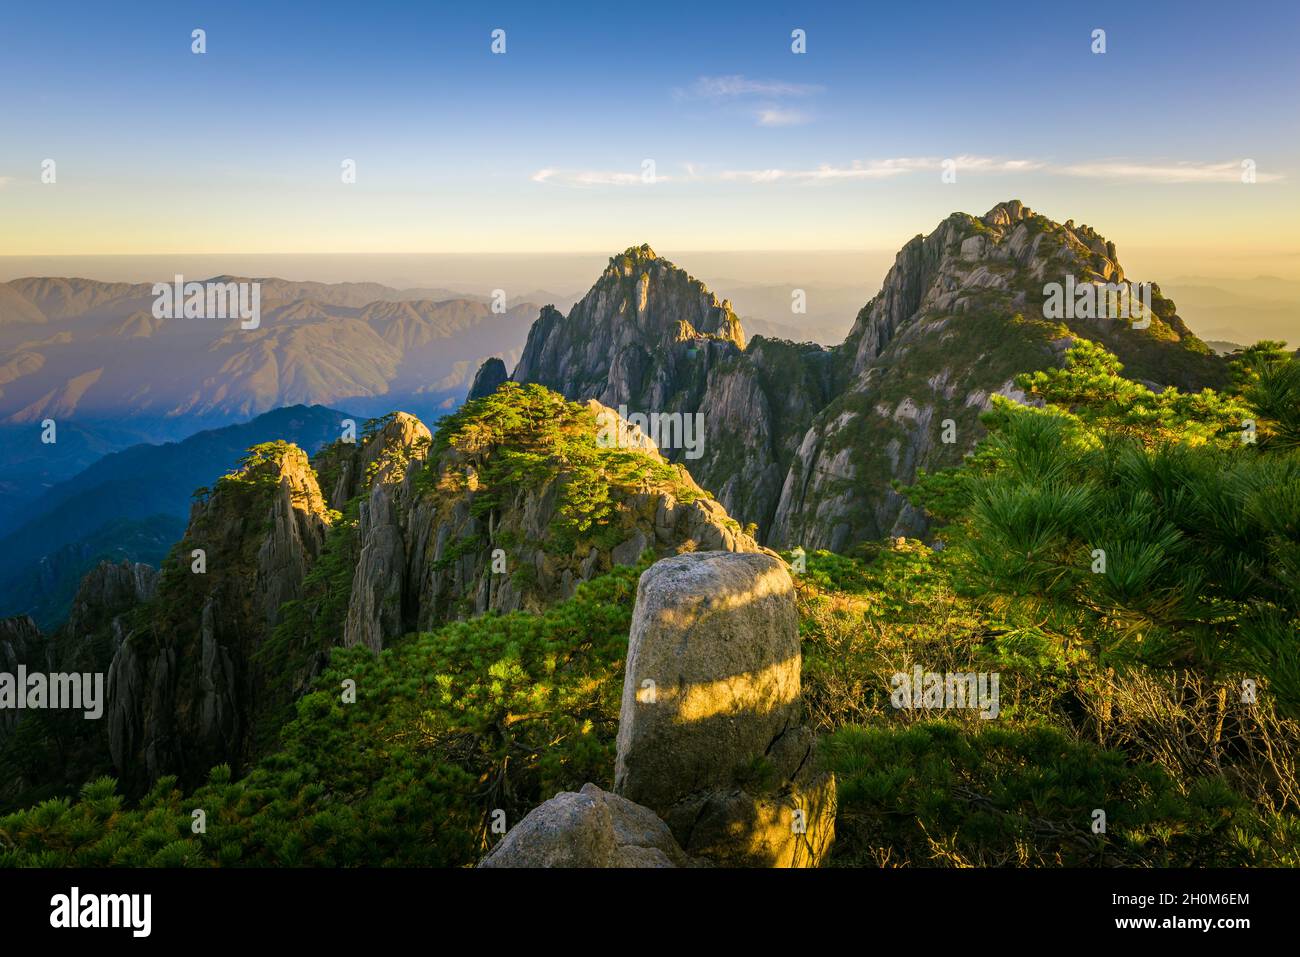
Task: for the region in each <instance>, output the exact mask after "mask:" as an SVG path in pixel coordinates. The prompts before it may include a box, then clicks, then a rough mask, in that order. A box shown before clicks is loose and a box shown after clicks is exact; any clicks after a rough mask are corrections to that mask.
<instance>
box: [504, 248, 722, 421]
mask: <svg viewBox="0 0 1300 957" xmlns="http://www.w3.org/2000/svg"><path fill="white" fill-rule="evenodd" d="M744 348H745V333H744V330H743V329H742V328H741V325H740V320H739V319H738V318H737V317H736V314H735V313H734V312H733V311H732V309H731V303H730V302H727V301H720V300H719V299H718V297H717V296H716V295H714V294H713V293H711V292H709V290H708V289H707V288H706V287H705V286H704V284H703V283H701V282H699V281H698V280H696V279H694V278H693V277H691V276H689V275H687V274H686V273H685V272H683V271H682V270H680V269H678V268H677V267H676V266H674V265H673V264H672V263H671V262H669V261H668V260H666V259H662V258H660V257H658V256H656V255H655V252H654V250H653V249H651V248H650V247H649V246H634V247H632V248H630V249H628V250H626V251H625V252H624V253H623V254H622V255H621V256H615V257H614V258H612V259H611V260H610V261H609V266H608V267H607V268H606V269H605V272H604V273H603V274H602V275H601V277H600V279H599V280H597V281H596V284H595V285H594V286H592V288H591V290H590V291H589V292H588V293H587V294H586V295H585V296H584V297H583V298H582V299H581V300H580V301H579V302H578V303H577V304H575V305H574V307H573V309H572V310H570V312H569V314H568V316H563V315H561V314H560V313H559V312H558V311H557V310H556V309H555V308H553V307H551V306H547V307H546V308H544V309H543V310H542V313H541V316H540V317H539V318H538V320H537V322H536V323H534V324H533V328H532V329H531V330H530V331H529V333H528V342H527V344H526V345H525V346H524V352H523V355H522V356H521V357H520V359H519V364H518V366H516V368H515V372H514V375H513V377H512V378H513V379H514V381H516V382H536V383H540V384H541V385H545V386H547V387H548V388H551V389H554V390H555V391H557V392H560V393H563V394H564V395H565V396H567V397H568V398H570V399H598V400H599V401H600V402H602V403H604V404H605V405H609V406H613V407H617V406H618V405H619V404H620V403H622V404H625V405H626V406H627V407H628V408H629V409H630V410H631V411H634V412H635V411H641V412H648V411H651V410H654V411H672V410H673V403H672V402H671V401H670V400H672V399H673V396H674V393H675V392H676V391H677V390H678V388H679V387H680V386H681V385H682V384H683V383H691V384H693V386H694V388H693V390H692V391H693V392H694V393H695V395H694V399H695V401H694V402H693V403H692V404H693V405H694V407H696V408H698V406H699V399H700V398H701V397H702V390H703V385H704V381H705V378H706V377H705V376H703V375H700V371H701V370H702V369H707V368H709V367H711V366H713V365H715V364H717V363H720V362H724V361H726V360H727V359H730V358H734V357H736V356H738V355H739V354H740V353H741V352H742V351H743V350H744Z"/></svg>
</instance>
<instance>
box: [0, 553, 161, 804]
mask: <svg viewBox="0 0 1300 957" xmlns="http://www.w3.org/2000/svg"><path fill="white" fill-rule="evenodd" d="M157 584H158V572H157V571H156V570H155V569H153V568H151V567H150V566H148V565H141V564H136V563H134V562H129V561H122V562H116V563H114V562H107V561H105V562H100V563H99V565H97V566H96V567H95V568H93V569H91V570H90V571H89V572H87V573H86V575H85V576H84V577H83V578H82V581H81V586H80V588H79V589H78V591H77V595H76V598H75V599H74V600H73V603H72V613H71V616H70V617H69V619H68V620H67V622H65V623H64V625H63V626H62V627H60V628H59V629H58V630H57V631H56V632H55V633H54V634H52V635H50V636H42V635H41V634H40V633H39V631H38V630H37V628H36V626H35V624H34V623H33V622H32V621H31V619H29V618H15V619H6V620H3V621H0V671H7V672H10V673H12V672H13V671H14V669H15V668H16V667H17V665H18V664H20V663H21V664H24V665H26V667H27V669H28V671H29V672H32V671H41V672H46V673H77V674H80V675H83V676H91V678H90V680H91V681H93V680H94V677H93V676H95V675H100V676H105V675H106V673H107V672H108V670H109V668H110V665H111V662H112V660H113V656H114V655H115V654H116V653H117V651H118V649H119V648H120V647H121V645H122V642H123V641H124V640H125V637H126V635H127V634H128V633H129V626H128V624H127V620H128V618H129V617H130V615H131V614H132V613H133V612H134V611H135V610H136V609H138V608H140V607H141V606H142V605H143V604H144V603H145V602H147V601H148V600H149V599H151V598H152V597H153V595H154V592H155V590H156V588H157ZM85 680H86V679H85V678H84V677H83V682H84V681H85ZM104 687H105V686H104V685H101V686H100V688H101V690H103V689H104ZM100 703H101V704H105V702H103V701H101V702H100ZM22 717H32V713H31V712H26V711H19V712H14V711H8V710H0V746H3V744H4V742H5V739H6V737H7V735H8V733H9V732H12V730H13V729H14V728H15V727H16V726H17V720H16V719H18V718H22ZM105 718H106V711H105V715H104V716H102V717H101V718H100V719H98V720H87V719H85V718H84V714H83V713H82V712H76V711H72V712H66V711H55V710H50V711H43V712H40V714H39V715H38V716H36V717H35V721H36V722H37V724H38V727H37V730H36V732H35V734H34V735H33V736H32V738H31V740H30V741H29V744H28V748H29V752H30V751H38V752H39V751H43V752H44V754H43V755H42V758H41V761H40V764H39V766H35V765H34V764H33V763H32V761H31V759H30V757H29V758H28V759H26V760H22V759H19V760H18V761H16V762H14V763H12V764H11V763H10V762H8V761H7V760H6V759H5V756H4V755H3V754H2V753H0V800H2V799H5V798H8V797H14V796H17V795H19V794H22V793H24V792H25V791H27V790H28V789H30V788H45V789H50V788H75V787H77V786H79V785H80V784H81V783H82V782H83V781H84V780H86V778H87V777H88V776H92V775H93V774H97V773H103V772H107V771H109V770H110V767H109V763H108V734H107V722H106V720H105Z"/></svg>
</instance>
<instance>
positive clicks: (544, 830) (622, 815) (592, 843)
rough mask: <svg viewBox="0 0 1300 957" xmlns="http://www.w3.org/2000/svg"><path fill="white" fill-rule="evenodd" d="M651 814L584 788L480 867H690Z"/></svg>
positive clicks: (556, 803) (552, 803)
mask: <svg viewBox="0 0 1300 957" xmlns="http://www.w3.org/2000/svg"><path fill="white" fill-rule="evenodd" d="M690 865H691V860H690V858H688V857H687V856H686V854H685V853H684V852H683V851H682V849H681V847H679V846H678V844H677V841H675V840H674V839H673V835H672V833H671V832H670V831H669V830H668V826H667V825H666V824H664V822H663V821H661V820H659V818H658V817H656V816H655V814H654V812H653V811H650V810H647V809H646V808H643V807H641V806H640V805H638V804H633V803H632V802H631V801H629V800H627V799H625V798H621V797H619V796H618V795H617V794H610V793H609V792H608V791H602V790H601V789H600V788H598V787H596V785H594V784H585V785H583V787H582V790H581V791H563V792H561V793H559V794H557V795H555V797H553V798H551V800H549V801H547V802H546V803H545V804H542V805H540V806H539V807H536V808H534V809H533V810H532V811H530V812H529V813H528V815H527V816H526V817H525V818H524V819H523V820H522V821H520V822H519V824H518V825H516V826H515V827H514V828H512V829H511V830H510V832H509V833H508V834H506V836H505V837H504V838H502V840H501V843H499V844H497V846H496V847H494V848H493V849H492V851H491V853H489V854H488V855H487V856H486V857H485V858H483V860H482V861H480V862H479V865H478V866H479V867H487V868H495V867H689V866H690Z"/></svg>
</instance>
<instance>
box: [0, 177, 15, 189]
mask: <svg viewBox="0 0 1300 957" xmlns="http://www.w3.org/2000/svg"><path fill="white" fill-rule="evenodd" d="M13 181H14V178H13V177H12V176H0V189H4V188H5V187H6V186H8V185H9V184H10V183H12V182H13Z"/></svg>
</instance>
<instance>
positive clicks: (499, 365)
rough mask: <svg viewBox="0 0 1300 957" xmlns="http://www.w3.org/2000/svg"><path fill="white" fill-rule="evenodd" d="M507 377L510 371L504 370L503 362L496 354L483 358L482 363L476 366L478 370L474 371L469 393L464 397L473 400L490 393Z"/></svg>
mask: <svg viewBox="0 0 1300 957" xmlns="http://www.w3.org/2000/svg"><path fill="white" fill-rule="evenodd" d="M509 378H510V373H509V372H508V371H507V370H506V364H505V363H504V362H502V361H501V360H500V359H498V358H497V357H496V356H493V357H492V358H490V359H484V360H483V364H482V365H481V366H479V367H478V372H476V373H474V382H473V383H472V384H471V385H470V387H469V395H468V396H467V397H466V398H467V400H473V399H481V398H483V396H485V395H491V394H492V393H493V392H495V391H496V390H497V389H499V388H501V383H503V382H505V381H506V380H507V379H509Z"/></svg>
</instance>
